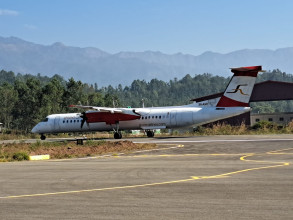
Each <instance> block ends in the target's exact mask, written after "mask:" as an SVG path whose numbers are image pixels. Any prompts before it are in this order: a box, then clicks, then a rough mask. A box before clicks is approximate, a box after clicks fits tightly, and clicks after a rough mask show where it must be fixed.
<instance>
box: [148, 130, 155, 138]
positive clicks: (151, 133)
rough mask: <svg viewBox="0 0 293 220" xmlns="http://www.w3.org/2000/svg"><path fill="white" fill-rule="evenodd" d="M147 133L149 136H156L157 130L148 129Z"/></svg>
mask: <svg viewBox="0 0 293 220" xmlns="http://www.w3.org/2000/svg"><path fill="white" fill-rule="evenodd" d="M146 133H147V136H148V137H149V138H150V137H154V136H155V132H154V131H152V130H147V131H146Z"/></svg>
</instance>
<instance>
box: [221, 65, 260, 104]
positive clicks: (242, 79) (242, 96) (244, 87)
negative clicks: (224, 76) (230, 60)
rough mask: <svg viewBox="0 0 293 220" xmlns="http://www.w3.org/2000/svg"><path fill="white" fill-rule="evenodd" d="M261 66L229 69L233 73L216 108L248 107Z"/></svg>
mask: <svg viewBox="0 0 293 220" xmlns="http://www.w3.org/2000/svg"><path fill="white" fill-rule="evenodd" d="M260 71H262V67H261V66H249V67H240V68H231V72H233V73H234V75H233V77H232V79H231V81H230V83H229V84H228V86H227V88H226V90H225V93H224V95H223V96H222V97H221V98H220V100H219V102H218V103H217V107H248V106H249V100H250V96H251V93H252V90H253V87H254V84H255V80H256V77H257V74H258V72H260Z"/></svg>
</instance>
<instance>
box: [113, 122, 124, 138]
mask: <svg viewBox="0 0 293 220" xmlns="http://www.w3.org/2000/svg"><path fill="white" fill-rule="evenodd" d="M112 129H113V131H114V132H115V133H114V138H115V139H121V138H122V134H121V132H120V131H119V122H116V128H113V127H112Z"/></svg>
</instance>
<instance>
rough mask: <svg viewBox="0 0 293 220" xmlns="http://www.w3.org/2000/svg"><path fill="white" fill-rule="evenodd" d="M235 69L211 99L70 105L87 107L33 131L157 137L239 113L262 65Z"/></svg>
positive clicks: (55, 117)
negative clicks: (132, 132) (151, 104)
mask: <svg viewBox="0 0 293 220" xmlns="http://www.w3.org/2000/svg"><path fill="white" fill-rule="evenodd" d="M231 72H233V73H234V75H233V76H232V78H231V80H230V82H229V84H228V86H227V87H226V90H225V92H224V94H223V95H222V96H221V97H218V98H213V99H210V100H205V101H199V102H193V103H192V104H189V105H183V106H168V107H151V108H149V107H146V108H108V107H96V106H83V105H71V106H70V107H72V108H80V109H84V110H83V112H82V113H66V114H53V115H49V116H47V117H46V118H45V119H44V120H43V121H41V122H39V123H38V124H37V125H36V126H35V127H34V128H33V129H32V131H31V132H32V133H38V134H40V135H41V140H45V139H46V136H45V134H50V133H67V132H93V131H114V138H115V139H121V138H122V134H121V130H144V131H145V132H146V134H147V136H148V137H154V130H156V129H173V128H180V127H191V126H192V127H195V126H199V125H202V124H206V123H210V122H213V121H217V120H220V119H225V118H229V117H232V116H236V115H240V114H242V113H245V112H248V111H250V110H251V108H250V107H249V100H250V96H251V93H252V90H253V87H254V84H255V81H256V77H257V74H258V72H263V71H262V66H249V67H239V68H231Z"/></svg>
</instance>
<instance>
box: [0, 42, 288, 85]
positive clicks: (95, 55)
mask: <svg viewBox="0 0 293 220" xmlns="http://www.w3.org/2000/svg"><path fill="white" fill-rule="evenodd" d="M292 61H293V47H290V48H282V49H278V50H265V49H256V50H252V49H246V50H239V51H235V52H231V53H227V54H220V53H214V52H205V53H203V54H201V55H198V56H193V55H186V54H181V53H177V54H173V55H167V54H163V53H161V52H154V51H145V52H120V53H117V54H110V53H107V52H105V51H102V50H100V49H97V48H93V47H87V48H79V47H70V46H65V45H63V44H62V43H54V44H52V45H49V46H45V45H40V44H35V43H31V42H27V41H24V40H21V39H19V38H15V37H9V38H4V37H0V69H4V70H7V71H9V70H11V71H14V72H16V73H18V72H20V73H31V74H37V73H41V74H42V75H48V76H53V75H54V74H59V75H61V76H63V77H64V78H65V79H68V78H70V77H74V78H75V79H76V80H81V81H83V82H87V83H95V82H96V83H98V85H99V86H106V85H110V84H111V85H114V86H116V85H118V84H122V85H129V84H130V83H131V82H132V81H133V80H135V79H145V80H147V81H148V80H151V79H153V78H157V79H162V80H165V81H168V80H170V79H174V78H175V77H177V78H182V77H183V76H185V75H186V74H190V75H194V74H202V73H212V74H214V75H221V76H229V75H231V73H230V70H229V68H230V67H240V66H247V65H248V66H252V65H262V66H263V68H264V69H265V70H273V69H281V70H282V71H285V72H287V73H293V62H292Z"/></svg>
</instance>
